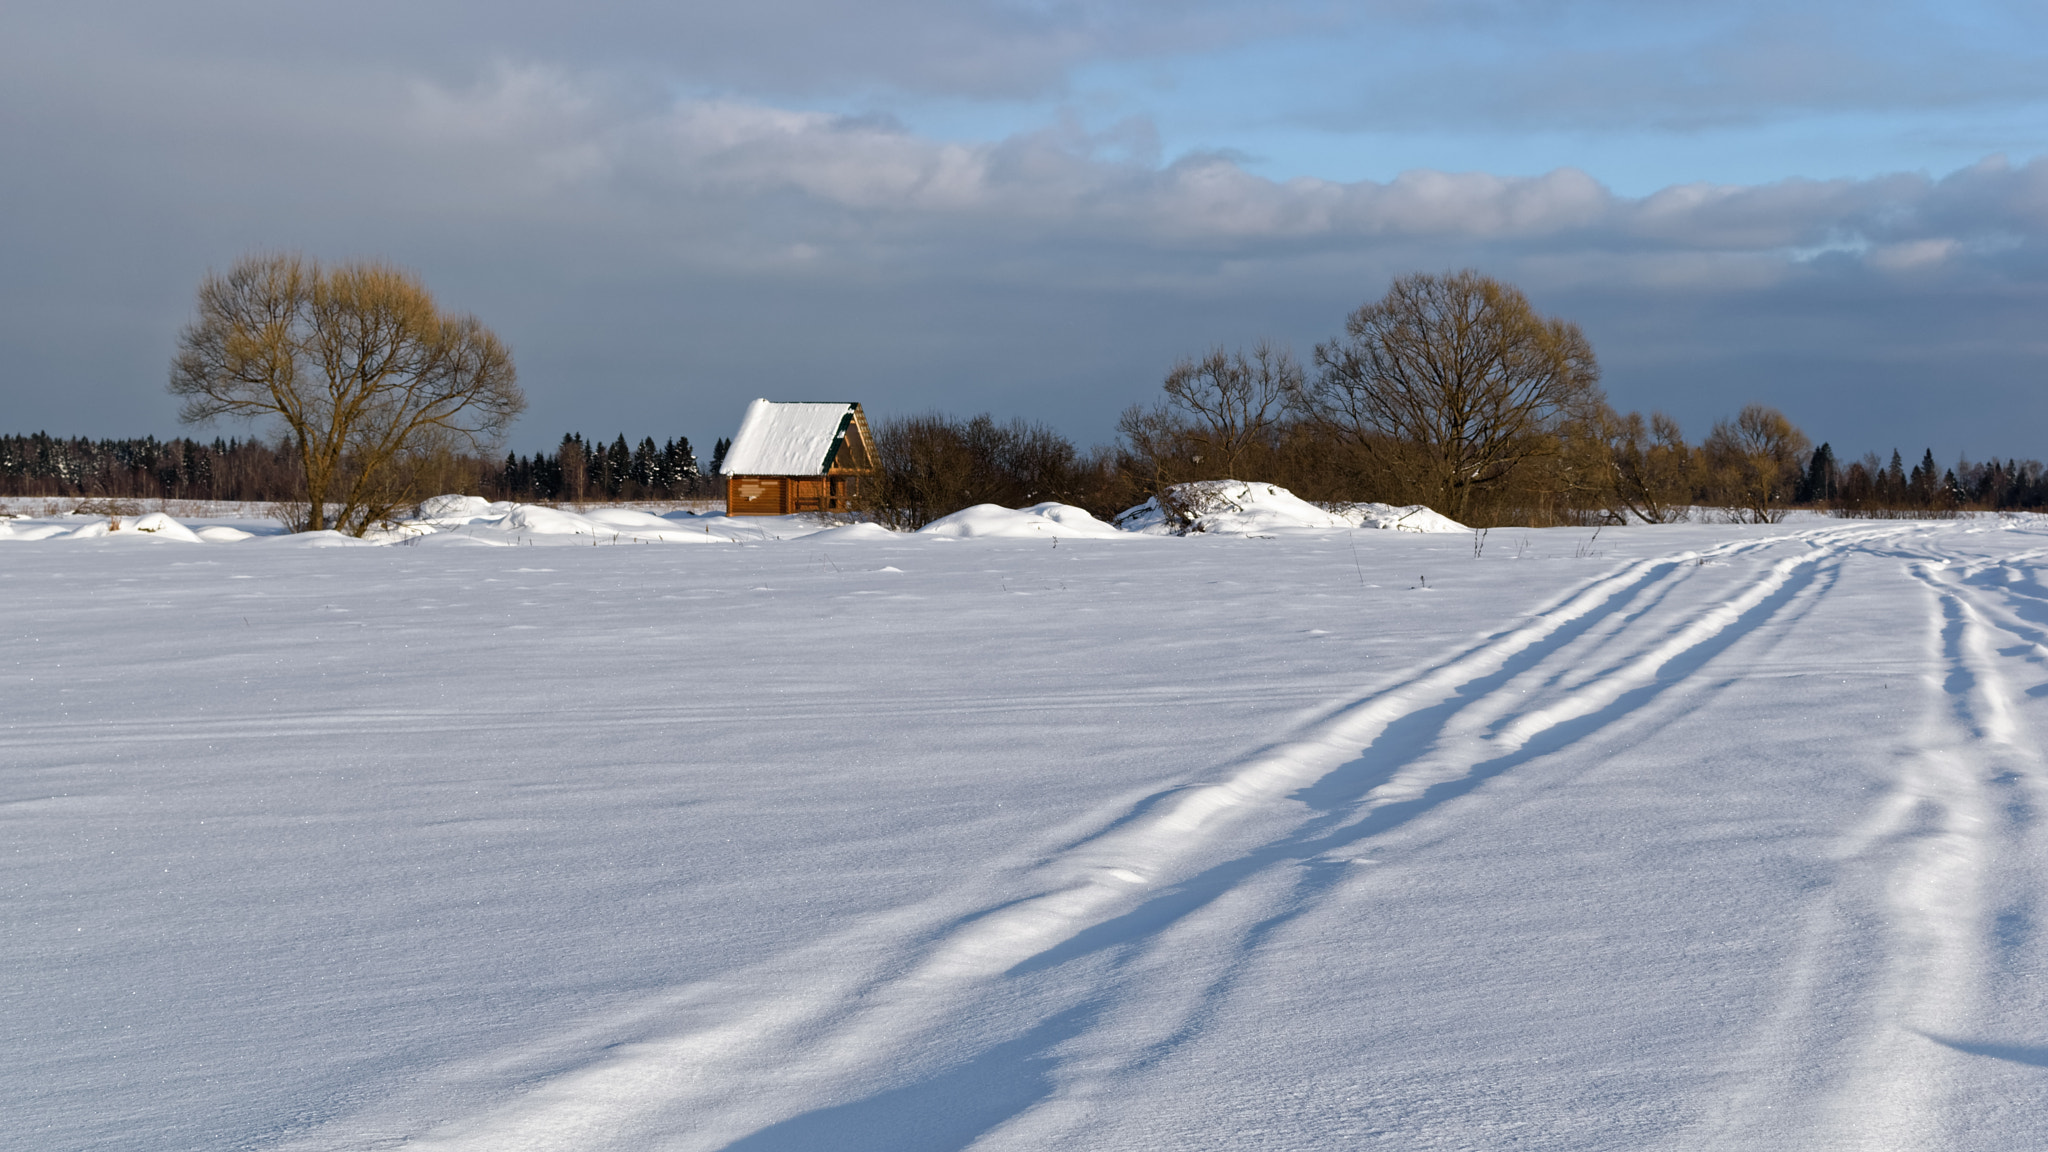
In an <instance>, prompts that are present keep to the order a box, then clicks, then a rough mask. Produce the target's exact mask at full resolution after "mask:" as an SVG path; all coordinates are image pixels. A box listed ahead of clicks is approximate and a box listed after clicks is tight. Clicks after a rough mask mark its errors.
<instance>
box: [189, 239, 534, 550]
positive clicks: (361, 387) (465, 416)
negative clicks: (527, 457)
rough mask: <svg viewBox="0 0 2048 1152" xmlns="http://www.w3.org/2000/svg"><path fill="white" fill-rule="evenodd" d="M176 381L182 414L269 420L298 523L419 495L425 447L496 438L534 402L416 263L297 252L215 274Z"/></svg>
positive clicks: (358, 516) (496, 348) (343, 522)
mask: <svg viewBox="0 0 2048 1152" xmlns="http://www.w3.org/2000/svg"><path fill="white" fill-rule="evenodd" d="M170 390H171V393H172V394H173V395H175V396H179V397H182V398H183V399H184V405H183V407H182V409H181V410H180V412H179V417H180V418H181V419H183V420H184V421H186V422H187V423H194V422H199V421H204V420H211V419H214V418H216V417H223V416H225V417H233V418H240V419H247V420H268V421H274V422H275V423H276V424H277V425H278V426H279V427H280V430H281V431H282V433H283V435H284V440H285V443H286V445H287V446H288V448H289V449H290V451H291V452H292V453H293V455H294V456H295V457H296V458H297V461H298V464H299V468H300V472H301V474H302V479H303V482H304V485H305V487H304V499H305V514H304V516H303V517H302V522H301V525H300V526H302V527H304V528H305V529H308V530H312V531H318V530H320V529H324V528H329V527H333V528H339V529H341V530H343V531H346V532H350V533H353V534H355V535H361V534H362V533H363V532H364V531H365V530H366V529H367V528H368V527H369V526H370V525H372V524H374V523H376V522H377V521H379V520H382V519H384V518H386V517H388V516H390V515H391V514H392V513H393V512H394V511H395V510H396V509H397V508H398V507H399V506H400V505H402V504H404V503H406V502H407V501H409V500H410V499H413V498H416V497H417V496H418V495H420V493H415V492H412V491H411V490H410V489H411V477H412V475H413V472H414V470H415V468H416V466H417V465H418V464H419V463H420V462H421V461H423V460H425V459H427V458H429V457H431V456H433V455H434V454H436V453H446V452H448V451H451V450H456V449H471V450H478V449H482V448H485V447H489V446H495V443H496V442H497V440H498V439H499V438H500V436H501V435H502V434H503V432H504V430H505V428H506V427H507V426H508V425H509V424H510V423H511V422H512V420H513V418H514V417H516V416H518V415H519V413H520V412H521V411H523V410H524V409H525V408H526V398H525V396H524V395H523V394H522V393H521V392H520V390H519V385H518V383H517V378H516V375H515V373H514V371H513V368H512V356H511V353H510V352H509V351H507V350H506V348H505V345H504V344H503V343H502V342H500V341H499V339H498V338H497V337H496V336H495V335H493V334H492V333H491V331H490V330H489V329H488V328H485V327H484V326H483V324H481V323H480V322H478V320H477V319H476V317H474V316H468V315H448V314H446V313H443V312H442V311H441V310H440V309H439V308H437V307H436V306H435V304H434V298H433V296H432V294H431V293H429V292H428V291H427V289H426V287H425V285H423V284H422V283H421V282H420V280H419V278H418V277H417V276H415V275H413V274H412V273H410V272H407V271H405V270H404V269H401V268H396V267H393V266H391V265H389V264H384V263H380V262H374V261H369V262H353V263H346V264H337V265H333V266H325V265H322V264H320V263H319V262H318V261H315V260H311V259H308V258H305V257H302V256H298V255H293V254H259V255H252V256H247V257H244V258H242V259H241V260H238V261H236V262H235V265H234V267H232V268H230V269H229V270H228V272H227V274H226V275H220V274H210V275H208V276H207V278H206V280H205V282H204V283H202V284H201V285H200V286H199V304H198V315H197V317H196V318H195V319H194V320H193V321H192V323H191V324H189V325H188V326H186V328H185V330H184V332H183V333H182V334H181V335H180V336H179V338H178V355H177V358H176V359H175V360H174V361H173V362H172V364H171V382H170ZM330 509H332V511H331V512H330Z"/></svg>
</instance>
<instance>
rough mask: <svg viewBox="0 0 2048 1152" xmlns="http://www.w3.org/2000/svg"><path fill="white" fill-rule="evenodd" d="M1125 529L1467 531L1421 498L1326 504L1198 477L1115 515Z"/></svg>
mask: <svg viewBox="0 0 2048 1152" xmlns="http://www.w3.org/2000/svg"><path fill="white" fill-rule="evenodd" d="M1116 526H1117V527H1119V528H1121V529H1123V530H1124V531H1126V532H1143V533H1145V534H1147V535H1151V536H1189V535H1193V534H1195V533H1207V534H1211V535H1227V536H1249V535H1267V534H1270V533H1272V532H1275V531H1280V530H1287V529H1325V530H1327V529H1331V528H1387V529H1396V530H1400V531H1406V532H1469V531H1471V529H1469V528H1466V527H1465V526H1464V525H1463V524H1460V523H1458V522H1457V521H1455V520H1452V519H1451V518H1449V517H1447V516H1442V515H1439V514H1437V513H1435V512H1432V511H1430V510H1429V509H1428V508H1425V507H1423V506H1422V505H1420V504H1411V505H1408V506H1407V507H1396V506H1394V505H1391V504H1345V505H1340V506H1339V507H1337V508H1334V509H1330V508H1324V507H1321V506H1320V505H1316V504H1311V503H1309V502H1308V501H1306V500H1303V499H1302V498H1301V497H1299V496H1296V495H1295V494H1294V493H1292V492H1289V491H1288V490H1287V489H1285V488H1282V487H1280V486H1279V485H1277V484H1261V483H1257V482H1249V481H1244V480H1200V481H1196V482H1195V483H1192V484H1175V485H1173V486H1171V487H1169V488H1167V489H1166V490H1165V491H1163V492H1161V493H1160V494H1159V495H1157V496H1154V497H1153V498H1152V499H1150V500H1147V501H1145V502H1144V503H1143V504H1140V505H1138V506H1137V507H1135V508H1127V509H1125V510H1124V511H1122V512H1120V513H1118V514H1117V516H1116Z"/></svg>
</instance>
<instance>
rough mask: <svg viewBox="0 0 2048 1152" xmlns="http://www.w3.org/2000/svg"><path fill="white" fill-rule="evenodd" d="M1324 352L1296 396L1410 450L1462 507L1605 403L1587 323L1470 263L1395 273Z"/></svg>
mask: <svg viewBox="0 0 2048 1152" xmlns="http://www.w3.org/2000/svg"><path fill="white" fill-rule="evenodd" d="M1315 363H1316V366H1317V368H1318V369H1319V372H1318V374H1317V378H1316V380H1315V381H1314V383H1313V384H1312V385H1311V386H1309V387H1306V388H1304V389H1302V390H1301V391H1300V393H1299V394H1298V396H1297V398H1296V403H1297V406H1298V407H1299V408H1300V409H1301V410H1302V411H1303V413H1304V414H1305V415H1307V416H1308V417H1310V418H1311V419H1313V420H1315V421H1317V422H1318V423H1320V424H1322V425H1324V426H1325V427H1327V428H1329V429H1331V430H1332V431H1333V432H1335V433H1336V434H1338V435H1339V436H1341V437H1342V438H1344V439H1346V440H1347V441H1349V442H1351V443H1353V444H1355V445H1357V446H1359V447H1360V448H1362V449H1363V450H1365V451H1366V452H1368V453H1371V454H1378V455H1385V454H1387V453H1396V454H1399V455H1400V456H1402V457H1403V458H1404V459H1403V465H1404V466H1405V467H1407V468H1413V469H1419V470H1420V472H1421V475H1420V476H1419V479H1420V480H1421V481H1422V483H1421V485H1420V487H1422V489H1423V490H1424V491H1425V492H1426V493H1428V494H1430V496H1431V499H1430V503H1431V504H1432V505H1433V506H1434V507H1435V508H1437V509H1438V510H1439V511H1441V512H1444V513H1446V514H1448V515H1450V516H1453V517H1463V516H1464V515H1465V514H1466V511H1467V508H1468V507H1469V506H1470V505H1471V502H1472V498H1473V496H1474V494H1475V493H1478V492H1481V491H1486V490H1488V489H1491V488H1494V487H1496V486H1499V485H1501V484H1502V483H1503V482H1505V481H1506V480H1507V479H1508V478H1509V477H1510V476H1511V475H1512V474H1513V473H1514V472H1515V470H1516V469H1517V468H1518V467H1520V466H1521V465H1522V464H1524V463H1525V462H1526V461H1528V460H1530V459H1532V458H1534V457H1538V456H1544V455H1550V454H1553V453H1555V452H1556V451H1557V436H1556V433H1557V432H1558V430H1559V428H1560V427H1562V426H1563V425H1564V424H1565V423H1566V422H1568V421H1573V420H1579V421H1584V420H1587V419H1590V418H1591V417H1592V416H1593V415H1594V414H1596V413H1598V412H1599V411H1601V410H1603V409H1604V407H1605V403H1606V402H1605V400H1604V399H1603V398H1602V397H1601V395H1600V391H1599V387H1598V383H1599V379H1600V369H1599V366H1598V364H1597V363H1596V362H1595V360H1594V358H1593V348H1592V345H1590V344H1588V343H1587V342H1586V337H1585V335H1584V334H1583V333H1581V332H1580V331H1579V327H1578V325H1576V324H1571V323H1568V322H1566V321H1563V320H1557V319H1545V318H1543V317H1541V316H1538V315H1537V314H1536V311H1535V309H1534V308H1532V307H1530V305H1529V300H1528V298H1527V297H1525V296H1523V295H1522V293H1521V291H1520V290H1519V289H1517V288H1515V287H1514V286H1513V285H1509V284H1503V283H1501V282H1500V281H1498V280H1495V279H1493V278H1492V277H1489V276H1482V275H1480V274H1479V273H1478V272H1475V271H1471V270H1467V271H1464V272H1457V273H1453V274H1451V275H1447V276H1434V275H1430V274H1427V273H1414V274H1411V275H1408V276H1403V277H1401V278H1400V279H1398V280H1396V281H1394V284H1393V287H1392V288H1391V289H1390V290H1389V291H1388V292H1387V294H1386V296H1385V297H1384V298H1382V299H1380V300H1379V301H1377V302H1375V303H1371V304H1367V305H1365V306H1363V307H1361V308H1359V309H1358V310H1357V311H1356V312H1353V313H1352V314H1351V316H1350V318H1349V319H1347V320H1346V321H1345V325H1344V335H1343V337H1341V338H1339V339H1337V340H1334V341H1331V342H1330V343H1327V344H1319V345H1317V346H1316V351H1315Z"/></svg>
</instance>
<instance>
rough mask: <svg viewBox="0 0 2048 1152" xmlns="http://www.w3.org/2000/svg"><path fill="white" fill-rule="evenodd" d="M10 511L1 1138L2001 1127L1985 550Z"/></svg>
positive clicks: (575, 1142)
mask: <svg viewBox="0 0 2048 1152" xmlns="http://www.w3.org/2000/svg"><path fill="white" fill-rule="evenodd" d="M449 511H451V512H456V513H461V512H464V511H467V512H468V513H470V514H471V516H472V517H473V518H479V519H488V518H489V516H490V514H489V512H488V510H487V509H451V510H449ZM506 514H507V513H502V512H501V513H497V515H501V516H502V515H506ZM717 519H722V518H717ZM725 523H727V524H731V523H732V522H730V521H726V522H725ZM185 526H186V527H188V528H193V529H206V530H208V531H210V530H211V529H212V528H215V527H230V526H225V525H219V524H208V523H206V522H200V521H187V522H186V523H185ZM34 527H35V526H34V525H29V526H27V528H26V529H24V531H23V532H22V533H17V534H15V535H14V536H13V537H12V538H11V539H9V540H7V541H5V542H0V597H4V599H0V603H4V604H5V606H6V610H5V613H4V615H0V637H4V640H0V643H4V646H5V654H6V655H5V660H4V662H0V675H4V677H5V679H4V691H0V744H4V749H5V751H4V755H0V785H4V787H0V843H4V845H5V852H4V855H0V862H4V863H0V868H4V872H0V876H4V888H0V891H4V900H5V902H4V905H0V909H4V911H0V973H4V974H5V983H4V985H0V989H4V995H0V1039H4V1043H5V1049H6V1052H7V1058H6V1063H5V1073H4V1075H0V1116H4V1117H5V1118H6V1121H5V1124H4V1126H0V1145H4V1146H6V1147H9V1148H22V1149H37V1150H74V1149H75V1150H84V1149H92V1150H95V1152H105V1150H129V1149H132V1150H138V1152H139V1150H145V1149H147V1150H151V1152H158V1150H166V1149H172V1150H178V1149H251V1148H273V1147H281V1148H292V1149H369V1148H388V1147H393V1146H396V1145H398V1144H400V1143H404V1146H405V1147H407V1148H416V1149H462V1150H476V1152H486V1150H487V1152H512V1150H520V1149H563V1150H568V1149H575V1150H601V1149H618V1150H626V1149H634V1150H640V1149H705V1150H713V1149H730V1150H734V1152H770V1150H774V1152H798V1150H806V1152H808V1150H817V1149H832V1150H836V1149H855V1150H870V1152H937V1150H942V1149H960V1148H966V1147H970V1146H971V1147H974V1148H977V1149H1014V1150H1026V1149H1032V1150H1036V1149H1049V1148H1060V1149H1087V1150H1110V1149H1116V1150H1129V1152H1157V1150H1162V1149H1230V1150H1236V1149H1247V1150H1249V1149H1259V1150H1266V1149H1325V1148H1327V1149H1348V1148H1387V1149H1401V1150H1408V1149H1499V1148H1510V1147H1511V1148H1517V1149H1557V1150H1567V1149H1569V1150H1585V1149H1643V1148H1672V1149H1701V1150H1715V1152H1728V1150H1765V1149H1770V1150H1777V1149H1893V1148H1897V1149H1906V1148H1925V1149H1941V1150H1977V1149H2014V1150H2029V1149H2041V1148H2044V1147H2048V984H2044V982H2043V971H2044V960H2048V939H2044V937H2043V934H2042V931H2041V929H2042V926H2043V917H2044V915H2048V907H2044V903H2043V884H2044V881H2048V843H2044V836H2048V831H2044V826H2043V824H2042V823H2041V817H2042V813H2043V812H2044V811H2048V795H2044V792H2043V789H2044V782H2048V776H2044V766H2043V764H2042V762H2041V745H2040V741H2039V739H2038V736H2037V734H2038V733H2039V732H2041V731H2042V730H2043V727H2044V725H2048V715H2044V709H2048V664H2044V660H2048V587H2044V585H2043V582H2042V579H2041V573H2042V566H2043V562H2044V557H2048V525H2044V523H2043V522H2042V521H2039V520H2033V519H2025V520H2013V521H2004V522H2002V521H1999V520H1995V519H1980V520H1976V521H1967V522H1952V523H1931V524H1930V523H1898V522H1884V523H1857V522H1836V521H1806V522H1801V523H1796V524H1787V525H1779V526H1759V527H1726V526H1675V527H1662V528H1648V527H1644V528H1629V529H1612V528H1610V529H1607V530H1605V531H1604V532H1602V533H1600V534H1599V536H1598V537H1597V539H1595V538H1593V534H1592V533H1591V532H1589V531H1586V530H1551V531H1519V530H1495V531H1494V532H1492V533H1491V534H1490V535H1489V537H1488V538H1487V539H1486V540H1485V542H1484V551H1483V554H1480V555H1475V554H1474V547H1473V545H1474V541H1473V540H1472V539H1471V538H1470V537H1469V536H1464V537H1460V536H1449V535H1418V534H1410V533H1398V532H1372V531H1329V532H1323V533H1315V532H1301V533H1298V534H1292V535H1282V536H1281V537H1279V538H1277V539H1248V538H1244V537H1205V536H1197V537H1192V538H1186V539H1181V538H1159V537H1149V536H1125V537H1123V538H1119V539H1113V540H1112V539H1088V538H1073V537H1067V538H1059V539H1057V542H1055V541H1054V540H1048V539H1045V538H1043V537H1042V536H1041V537H1038V538H1014V537H1004V536H997V537H994V538H964V539H963V538H949V537H944V536H930V535H927V536H912V537H903V536H889V535H886V534H881V533H879V532H877V531H875V530H872V529H867V530H860V529H834V530H832V531H830V532H827V533H822V534H816V535H808V536H801V537H797V538H791V539H780V540H778V539H773V538H771V537H772V536H774V535H775V532H774V531H772V530H771V529H773V528H774V525H768V526H765V527H759V526H757V527H756V528H755V529H754V531H755V533H756V537H757V538H756V539H755V540H753V541H752V542H747V543H734V542H732V541H730V540H727V539H723V538H721V539H720V540H718V541H717V543H716V546H701V545H699V546H687V547H685V546H666V545H660V544H656V545H643V546H638V547H628V546H623V545H618V544H606V543H605V542H604V541H602V540H601V539H600V538H599V537H597V536H594V535H589V534H586V533H581V532H577V533H567V534H562V533H557V534H554V535H548V534H546V533H545V532H543V531H542V530H541V529H540V528H539V527H537V526H530V527H531V530H532V531H533V532H535V533H539V534H540V535H539V539H541V540H542V541H543V542H552V543H555V544H557V545H575V546H555V547H533V546H513V547H496V548H490V547H482V546H477V545H481V544H483V543H486V542H495V543H499V544H505V543H513V542H517V543H518V544H520V545H531V544H533V543H535V541H536V537H534V536H528V535H525V534H524V531H519V532H515V531H512V530H510V529H505V528H503V527H499V528H492V527H490V526H488V525H477V524H473V523H468V522H465V523H464V524H463V525H461V530H460V531H452V530H451V531H449V532H446V533H441V534H437V535H435V536H430V537H423V538H421V540H420V541H419V544H417V545H410V546H406V545H401V546H388V547H360V546H358V547H341V548H319V547H306V546H305V545H306V544H308V543H312V544H318V543H321V542H322V541H321V540H318V539H315V540H311V541H307V540H304V539H303V538H292V539H274V538H266V537H263V536H260V535H259V536H257V537H256V538H253V539H246V540H240V541H237V542H234V543H231V544H215V543H204V542H190V541H186V540H183V539H174V538H169V537H171V536H174V535H175V534H173V533H168V532H159V533H151V534H144V533H140V532H133V531H120V532H115V533H112V534H110V535H102V536H99V537H97V538H82V537H78V536H76V535H72V536H68V537H63V538H50V539H40V540H38V539H33V538H32V537H33V536H34V535H36V533H35V532H33V531H31V529H33V528H34ZM243 527H246V528H250V530H252V531H253V530H254V527H253V526H250V525H244V526H243ZM195 534H196V535H198V536H200V537H201V538H202V539H205V538H206V537H205V532H203V531H201V532H196V533H195ZM699 535H700V536H704V535H710V533H706V532H700V533H699ZM631 538H632V537H631V536H630V535H629V536H628V537H627V539H631ZM614 539H617V537H615V538H614ZM326 542H328V543H333V542H334V541H332V540H329V541H326ZM465 544H466V545H470V546H457V547H451V546H446V545H465ZM427 545H434V546H427ZM593 545H599V546H593Z"/></svg>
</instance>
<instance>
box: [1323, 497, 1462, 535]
mask: <svg viewBox="0 0 2048 1152" xmlns="http://www.w3.org/2000/svg"><path fill="white" fill-rule="evenodd" d="M1336 513H1337V515H1339V516H1343V517H1345V518H1347V519H1349V520H1350V521H1351V522H1352V523H1354V524H1357V525H1358V526H1359V527H1360V528H1384V529H1387V530H1389V531H1394V532H1470V531H1472V529H1471V528H1470V527H1468V526H1466V525H1464V524H1460V523H1458V522H1457V521H1456V520H1453V519H1451V518H1450V517H1449V516H1446V515H1444V514H1443V513H1441V512H1436V511H1432V510H1431V509H1430V508H1429V506H1428V505H1426V504H1344V505H1340V506H1338V508H1337V509H1336Z"/></svg>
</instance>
